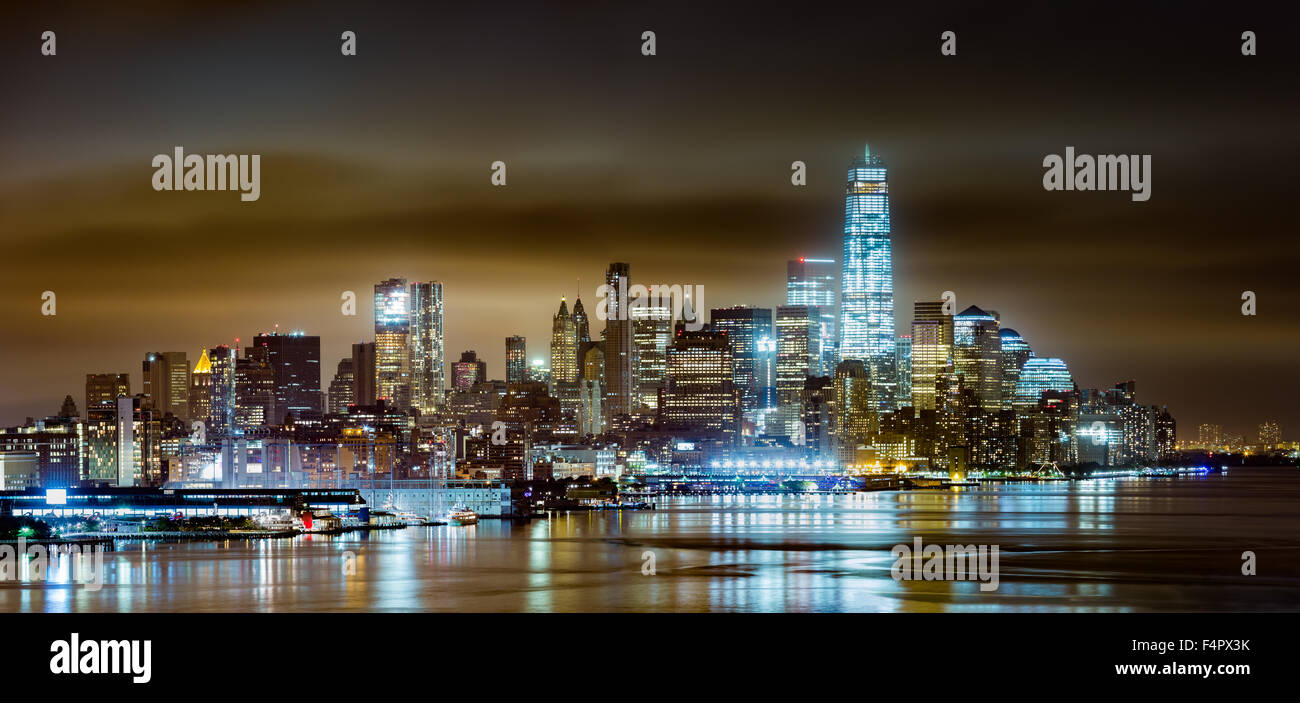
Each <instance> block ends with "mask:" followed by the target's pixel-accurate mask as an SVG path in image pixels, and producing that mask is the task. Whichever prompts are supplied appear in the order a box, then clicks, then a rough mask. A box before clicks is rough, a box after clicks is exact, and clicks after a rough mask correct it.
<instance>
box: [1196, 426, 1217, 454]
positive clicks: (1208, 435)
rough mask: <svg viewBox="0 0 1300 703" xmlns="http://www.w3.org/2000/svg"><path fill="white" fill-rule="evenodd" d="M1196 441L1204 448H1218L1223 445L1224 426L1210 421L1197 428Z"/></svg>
mask: <svg viewBox="0 0 1300 703" xmlns="http://www.w3.org/2000/svg"><path fill="white" fill-rule="evenodd" d="M1196 440H1197V441H1196V443H1197V444H1198V445H1200V446H1201V447H1202V448H1204V449H1216V448H1218V447H1221V446H1223V428H1222V427H1220V426H1219V425H1212V424H1209V423H1206V424H1202V425H1201V426H1200V427H1199V428H1197V432H1196Z"/></svg>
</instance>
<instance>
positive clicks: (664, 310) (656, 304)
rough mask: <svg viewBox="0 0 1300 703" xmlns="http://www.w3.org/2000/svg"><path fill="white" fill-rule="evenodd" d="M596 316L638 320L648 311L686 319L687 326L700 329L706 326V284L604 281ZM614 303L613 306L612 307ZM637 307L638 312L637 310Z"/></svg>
mask: <svg viewBox="0 0 1300 703" xmlns="http://www.w3.org/2000/svg"><path fill="white" fill-rule="evenodd" d="M596 298H597V302H596V317H597V318H598V319H600V320H606V321H608V320H634V319H637V318H638V316H639V315H640V314H641V312H640V311H644V315H645V317H646V318H648V319H661V318H662V319H667V318H668V315H671V316H672V317H671V319H672V320H682V321H683V322H685V323H686V325H685V326H686V329H688V330H690V331H692V332H698V331H700V330H701V329H704V318H703V316H702V315H700V311H701V310H703V309H704V286H701V285H696V286H692V285H685V286H681V285H676V284H673V285H652V286H650V287H646V286H643V285H641V284H640V283H637V284H634V285H631V286H629V285H628V284H627V279H626V278H620V279H619V281H618V287H617V288H615V287H614V286H611V285H609V284H608V283H603V284H601V285H600V287H599V288H597V289H596ZM611 306H612V308H613V310H612V311H611ZM634 311H636V314H634Z"/></svg>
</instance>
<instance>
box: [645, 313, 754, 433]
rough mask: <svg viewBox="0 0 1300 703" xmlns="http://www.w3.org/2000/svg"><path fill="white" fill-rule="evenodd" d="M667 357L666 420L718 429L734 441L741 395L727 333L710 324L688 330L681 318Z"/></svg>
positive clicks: (682, 425) (700, 428) (682, 426)
mask: <svg viewBox="0 0 1300 703" xmlns="http://www.w3.org/2000/svg"><path fill="white" fill-rule="evenodd" d="M666 363H667V366H666V372H665V376H666V378H665V387H664V408H663V413H662V417H663V420H664V423H665V424H666V425H667V426H668V427H669V428H673V429H685V430H696V431H707V432H716V433H718V434H719V436H720V438H721V439H722V440H723V441H724V442H735V441H736V439H737V436H738V430H739V415H740V397H739V394H738V393H737V392H736V389H735V385H734V380H733V379H734V377H735V370H734V368H733V362H732V358H731V341H730V340H729V339H727V334H726V333H725V332H717V331H714V330H713V329H711V328H710V327H709V326H707V325H706V326H704V328H702V329H700V330H697V331H690V330H687V329H686V327H685V325H684V324H683V323H680V322H679V323H677V326H676V329H675V330H674V332H673V343H672V344H671V345H670V346H669V347H668V358H667V362H666Z"/></svg>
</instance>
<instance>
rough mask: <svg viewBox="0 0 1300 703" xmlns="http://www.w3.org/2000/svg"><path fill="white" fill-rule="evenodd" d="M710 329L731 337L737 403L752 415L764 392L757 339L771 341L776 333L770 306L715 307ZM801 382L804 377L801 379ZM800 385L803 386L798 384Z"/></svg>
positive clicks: (760, 404) (760, 402)
mask: <svg viewBox="0 0 1300 703" xmlns="http://www.w3.org/2000/svg"><path fill="white" fill-rule="evenodd" d="M709 321H710V323H711V324H712V325H713V329H715V330H717V331H719V332H726V333H727V338H728V339H730V340H731V355H732V359H733V360H734V362H735V367H736V377H735V379H734V380H735V384H736V389H737V390H738V391H740V406H741V409H742V410H743V411H744V412H745V413H746V414H752V413H754V412H755V411H757V410H758V409H759V408H760V407H762V401H763V391H764V387H763V385H762V381H763V380H764V379H762V377H761V373H760V371H761V370H762V369H760V368H759V363H760V352H759V341H760V340H763V339H768V340H772V339H774V338H775V332H774V330H773V328H772V310H771V308H756V307H750V306H736V307H730V308H714V309H713V310H712V311H711V312H710V317H709ZM799 381H800V384H802V383H803V379H800V380H799ZM800 387H801V388H802V385H801V386H800Z"/></svg>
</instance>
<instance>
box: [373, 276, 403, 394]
mask: <svg viewBox="0 0 1300 703" xmlns="http://www.w3.org/2000/svg"><path fill="white" fill-rule="evenodd" d="M410 295H411V292H410V290H408V289H407V287H406V279H405V278H390V279H388V280H386V281H383V282H381V283H377V284H375V395H376V397H378V398H381V399H383V400H385V401H387V402H388V404H389V405H390V406H391V407H394V408H398V409H402V410H404V409H406V408H409V407H411V305H410V303H411V301H410Z"/></svg>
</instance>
